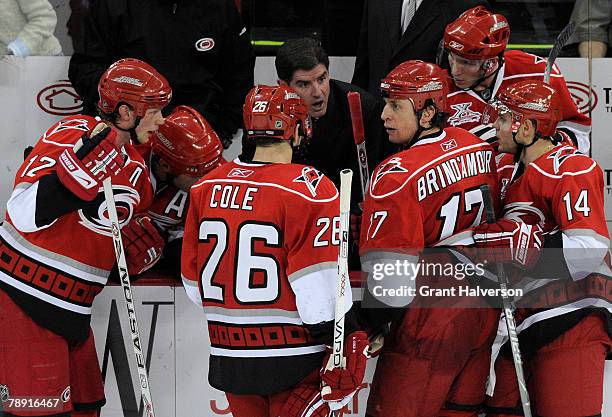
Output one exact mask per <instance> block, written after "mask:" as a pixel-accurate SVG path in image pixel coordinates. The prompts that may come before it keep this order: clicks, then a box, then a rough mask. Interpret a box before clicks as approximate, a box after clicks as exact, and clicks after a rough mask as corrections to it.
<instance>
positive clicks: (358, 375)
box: [320, 331, 368, 409]
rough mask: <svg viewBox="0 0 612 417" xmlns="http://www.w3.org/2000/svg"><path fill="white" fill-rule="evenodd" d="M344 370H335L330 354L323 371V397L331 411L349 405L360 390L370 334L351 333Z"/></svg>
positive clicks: (348, 338)
mask: <svg viewBox="0 0 612 417" xmlns="http://www.w3.org/2000/svg"><path fill="white" fill-rule="evenodd" d="M344 357H345V359H346V366H345V367H344V368H333V367H332V366H331V361H332V360H333V359H332V357H331V355H329V354H328V357H327V360H325V361H324V362H323V363H324V367H323V369H321V372H320V374H321V384H322V389H321V396H322V397H323V400H324V401H327V402H329V403H337V404H335V405H333V404H330V408H331V409H338V408H341V407H343V406H344V405H346V404H347V403H348V401H349V400H350V399H351V398H352V396H353V395H354V394H355V393H356V392H357V391H358V390H359V388H360V387H361V383H362V382H363V378H364V375H365V370H366V362H367V360H368V334H367V333H366V332H364V331H356V332H353V333H351V334H350V335H348V336H347V337H346V339H345V340H344Z"/></svg>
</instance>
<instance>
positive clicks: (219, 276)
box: [182, 86, 367, 417]
mask: <svg viewBox="0 0 612 417" xmlns="http://www.w3.org/2000/svg"><path fill="white" fill-rule="evenodd" d="M244 122H245V128H246V132H247V135H248V137H249V140H252V141H254V142H255V145H256V151H255V155H254V158H253V162H251V163H244V162H241V161H240V160H238V159H236V160H234V161H232V162H229V163H227V164H225V165H223V166H221V167H219V168H218V169H216V170H214V171H213V172H211V173H209V174H208V175H206V176H204V177H203V178H202V180H200V181H199V182H198V183H197V184H196V185H194V186H193V187H192V188H191V192H190V206H189V211H188V213H187V220H186V224H185V235H184V239H183V257H182V276H183V277H182V278H183V284H184V287H185V290H186V291H187V294H188V295H189V297H190V298H191V299H192V300H193V301H194V302H196V303H197V304H198V305H200V306H202V305H203V306H204V311H205V313H206V315H207V321H208V334H209V338H210V344H211V354H210V368H209V375H208V379H209V382H210V384H211V385H212V386H213V387H215V388H217V389H220V390H222V391H225V392H226V394H227V399H228V402H229V405H230V409H231V411H232V415H234V416H235V417H272V416H275V417H276V416H281V417H299V416H313V417H314V416H321V417H322V416H328V415H329V413H330V407H332V408H338V407H340V405H341V404H344V403H346V402H347V401H348V400H349V399H350V398H351V396H352V395H354V393H355V392H356V390H358V389H359V387H360V385H361V383H362V380H363V377H364V372H365V363H366V353H365V352H366V349H367V336H366V334H365V332H363V331H359V330H358V328H357V325H356V320H355V319H354V318H353V314H352V310H350V311H349V312H348V313H347V314H346V331H345V334H346V335H347V337H346V341H345V345H344V346H345V347H346V348H345V357H346V363H347V365H346V368H344V369H333V370H321V371H319V370H320V368H322V366H323V365H324V357H325V351H326V345H331V342H332V340H331V339H332V334H333V330H332V327H333V319H334V305H335V293H336V278H337V259H338V239H339V236H338V227H339V218H338V214H339V196H338V192H337V190H336V188H335V186H334V185H333V183H332V182H331V181H330V180H329V179H328V178H326V177H325V176H323V175H322V174H321V173H320V172H319V171H317V170H316V169H314V168H312V167H308V166H303V165H298V164H291V163H290V162H291V157H292V153H293V149H294V147H295V146H298V145H299V143H300V141H301V140H302V138H303V137H304V136H305V134H307V132H308V130H309V120H308V110H307V108H306V106H305V104H304V102H303V100H302V99H301V98H300V97H299V96H298V95H297V94H296V93H295V92H294V91H293V90H291V89H289V88H288V87H285V86H275V87H271V86H256V87H254V88H253V89H252V90H251V92H250V93H249V94H248V95H247V98H246V101H245V105H244ZM347 294H350V291H347ZM351 304H352V303H351V301H350V295H349V300H348V301H347V302H346V309H347V310H349V308H350V306H351ZM321 381H322V382H323V383H325V384H326V385H328V386H329V387H330V388H331V392H330V393H327V394H321V392H320V391H319V390H320V383H321Z"/></svg>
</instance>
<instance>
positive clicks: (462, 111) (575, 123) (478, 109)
mask: <svg viewBox="0 0 612 417" xmlns="http://www.w3.org/2000/svg"><path fill="white" fill-rule="evenodd" d="M545 69H546V60H545V59H543V58H540V57H538V56H535V55H531V54H528V53H525V52H522V51H515V50H511V51H506V52H505V53H504V64H503V65H502V67H501V69H500V70H499V73H498V74H497V77H496V79H495V83H494V85H493V86H492V89H491V97H495V96H496V95H497V93H498V92H499V91H500V90H501V89H503V88H505V87H506V86H508V85H511V84H513V83H515V82H517V81H521V80H525V79H533V80H542V79H543V77H544V70H545ZM550 84H551V85H552V87H554V88H555V90H557V91H558V92H559V95H560V97H561V103H562V106H563V108H562V113H563V119H562V121H561V122H560V123H559V124H558V125H557V128H558V129H561V130H563V131H565V132H566V133H567V134H568V135H569V136H570V137H572V138H573V139H574V140H575V142H576V143H577V144H578V149H579V150H580V151H581V152H582V153H584V154H587V155H588V153H589V149H590V147H591V143H590V138H589V133H590V131H591V119H590V118H589V117H587V116H586V115H585V114H582V113H580V112H579V111H578V108H577V107H576V104H575V103H574V101H573V100H572V97H571V95H570V92H569V90H568V88H567V85H566V84H565V78H564V77H563V75H562V74H561V72H560V71H559V68H558V67H557V66H556V65H555V66H554V67H553V70H552V73H551V76H550ZM485 105H486V101H485V100H484V99H483V98H482V97H480V96H479V95H478V94H477V93H475V92H474V91H472V90H455V91H453V92H451V93H449V94H448V96H447V107H448V112H449V114H450V115H449V118H448V121H447V123H448V124H449V125H451V126H456V127H462V128H464V129H467V130H469V131H470V132H472V133H474V134H476V135H477V136H479V137H481V138H483V139H485V140H488V139H493V138H494V136H495V129H494V128H493V127H492V125H481V123H480V117H481V115H482V112H483V110H484V107H485Z"/></svg>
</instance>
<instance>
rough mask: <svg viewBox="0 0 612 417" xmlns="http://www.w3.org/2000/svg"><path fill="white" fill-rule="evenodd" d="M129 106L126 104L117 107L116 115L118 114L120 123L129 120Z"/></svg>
mask: <svg viewBox="0 0 612 417" xmlns="http://www.w3.org/2000/svg"><path fill="white" fill-rule="evenodd" d="M131 110H132V109H130V106H128V105H127V104H122V105H120V106H119V110H118V112H117V113H118V114H119V120H122V121H126V122H127V121H128V120H130V113H131Z"/></svg>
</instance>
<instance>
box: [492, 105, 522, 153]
mask: <svg viewBox="0 0 612 417" xmlns="http://www.w3.org/2000/svg"><path fill="white" fill-rule="evenodd" d="M512 124H513V122H512V113H508V112H506V113H501V114H500V115H499V116H498V117H497V120H495V122H493V127H494V128H495V131H496V135H497V137H498V139H499V151H500V152H508V153H515V152H516V148H517V146H516V143H514V139H513V138H512Z"/></svg>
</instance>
